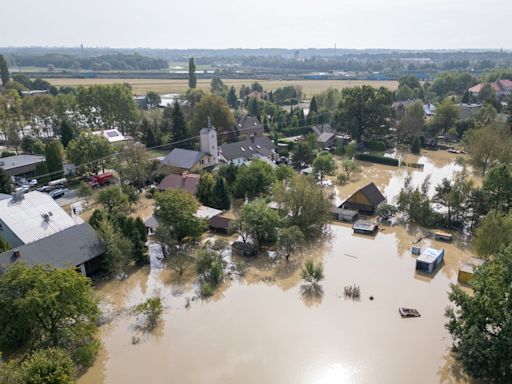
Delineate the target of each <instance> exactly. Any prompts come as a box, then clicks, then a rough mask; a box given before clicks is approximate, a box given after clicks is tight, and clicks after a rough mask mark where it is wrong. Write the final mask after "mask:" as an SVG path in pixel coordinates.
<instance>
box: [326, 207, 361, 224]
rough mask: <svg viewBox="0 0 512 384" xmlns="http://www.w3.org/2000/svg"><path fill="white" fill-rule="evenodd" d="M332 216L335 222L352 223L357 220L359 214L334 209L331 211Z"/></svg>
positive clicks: (348, 210) (347, 210)
mask: <svg viewBox="0 0 512 384" xmlns="http://www.w3.org/2000/svg"><path fill="white" fill-rule="evenodd" d="M331 215H332V217H333V218H334V219H335V220H338V221H345V222H347V223H352V222H354V221H355V220H356V219H357V217H358V216H359V213H358V212H357V211H352V210H350V209H343V208H336V207H334V208H332V209H331Z"/></svg>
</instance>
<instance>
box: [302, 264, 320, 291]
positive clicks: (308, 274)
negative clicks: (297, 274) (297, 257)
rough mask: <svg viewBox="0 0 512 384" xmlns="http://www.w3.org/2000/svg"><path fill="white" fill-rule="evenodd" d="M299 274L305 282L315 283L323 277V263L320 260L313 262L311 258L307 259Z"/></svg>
mask: <svg viewBox="0 0 512 384" xmlns="http://www.w3.org/2000/svg"><path fill="white" fill-rule="evenodd" d="M301 275H302V279H303V280H304V281H305V282H306V283H310V284H313V285H316V284H318V283H319V282H320V281H322V280H323V279H324V278H325V275H324V265H323V264H322V263H321V262H319V263H316V264H315V262H314V261H313V260H312V259H307V260H306V261H305V262H304V266H303V267H302V268H301Z"/></svg>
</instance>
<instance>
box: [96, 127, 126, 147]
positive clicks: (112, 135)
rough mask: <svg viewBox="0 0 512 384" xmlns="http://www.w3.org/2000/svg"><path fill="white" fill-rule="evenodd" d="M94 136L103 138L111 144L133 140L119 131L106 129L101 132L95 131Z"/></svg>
mask: <svg viewBox="0 0 512 384" xmlns="http://www.w3.org/2000/svg"><path fill="white" fill-rule="evenodd" d="M92 134H93V135H98V136H103V137H104V138H105V139H107V140H108V142H109V143H110V144H116V143H121V142H125V141H129V140H132V138H131V137H130V136H125V135H123V134H122V133H121V132H120V131H119V130H118V129H115V128H114V129H104V130H101V131H94V132H93V133H92Z"/></svg>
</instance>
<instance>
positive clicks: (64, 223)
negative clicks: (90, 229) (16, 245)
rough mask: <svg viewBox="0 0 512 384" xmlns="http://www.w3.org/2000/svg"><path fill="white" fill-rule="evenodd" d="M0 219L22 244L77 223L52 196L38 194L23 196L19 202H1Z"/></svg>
mask: <svg viewBox="0 0 512 384" xmlns="http://www.w3.org/2000/svg"><path fill="white" fill-rule="evenodd" d="M45 217H46V218H47V220H45ZM0 220H2V221H3V222H4V223H5V225H6V226H7V227H9V229H10V230H11V231H12V232H13V233H14V234H15V235H16V236H17V237H18V238H19V239H20V240H21V242H23V243H24V244H28V243H32V242H34V241H36V240H39V239H42V238H44V237H47V236H51V235H53V234H55V233H57V232H60V231H63V230H64V229H67V228H69V227H73V226H75V225H76V224H77V222H76V221H75V220H73V219H72V218H71V216H69V215H68V214H67V213H66V211H64V210H63V209H62V208H61V207H60V206H59V205H58V204H57V203H56V202H55V200H54V199H53V198H52V197H50V196H49V195H47V194H46V193H42V192H37V191H33V192H28V193H26V194H25V195H23V199H20V200H15V199H12V198H11V199H5V200H0ZM0 233H1V230H0Z"/></svg>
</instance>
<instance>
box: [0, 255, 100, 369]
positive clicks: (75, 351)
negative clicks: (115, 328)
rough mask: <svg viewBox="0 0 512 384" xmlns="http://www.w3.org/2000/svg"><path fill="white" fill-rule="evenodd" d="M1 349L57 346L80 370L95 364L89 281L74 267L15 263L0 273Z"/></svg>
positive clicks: (94, 314)
mask: <svg viewBox="0 0 512 384" xmlns="http://www.w3.org/2000/svg"><path fill="white" fill-rule="evenodd" d="M0 307H1V308H2V311H0V325H1V327H2V333H1V334H0V347H1V348H2V349H12V348H22V349H23V350H25V351H30V350H34V349H38V348H46V347H57V348H63V349H65V350H67V351H68V352H69V353H70V355H71V357H72V359H73V361H74V362H75V364H76V365H77V366H78V367H85V366H88V365H89V364H91V363H92V362H93V361H94V357H95V355H96V353H97V351H98V347H99V343H98V341H97V340H96V332H97V326H96V320H97V317H98V315H99V309H98V305H97V300H96V298H95V296H94V291H93V288H92V286H91V284H90V281H89V280H88V279H87V278H86V277H84V276H82V275H80V274H79V273H76V271H75V270H74V269H56V268H53V267H49V266H34V267H28V266H27V265H25V264H24V263H21V262H17V263H14V264H13V265H12V266H10V267H9V268H7V269H6V270H5V271H4V272H3V273H2V274H0Z"/></svg>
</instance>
